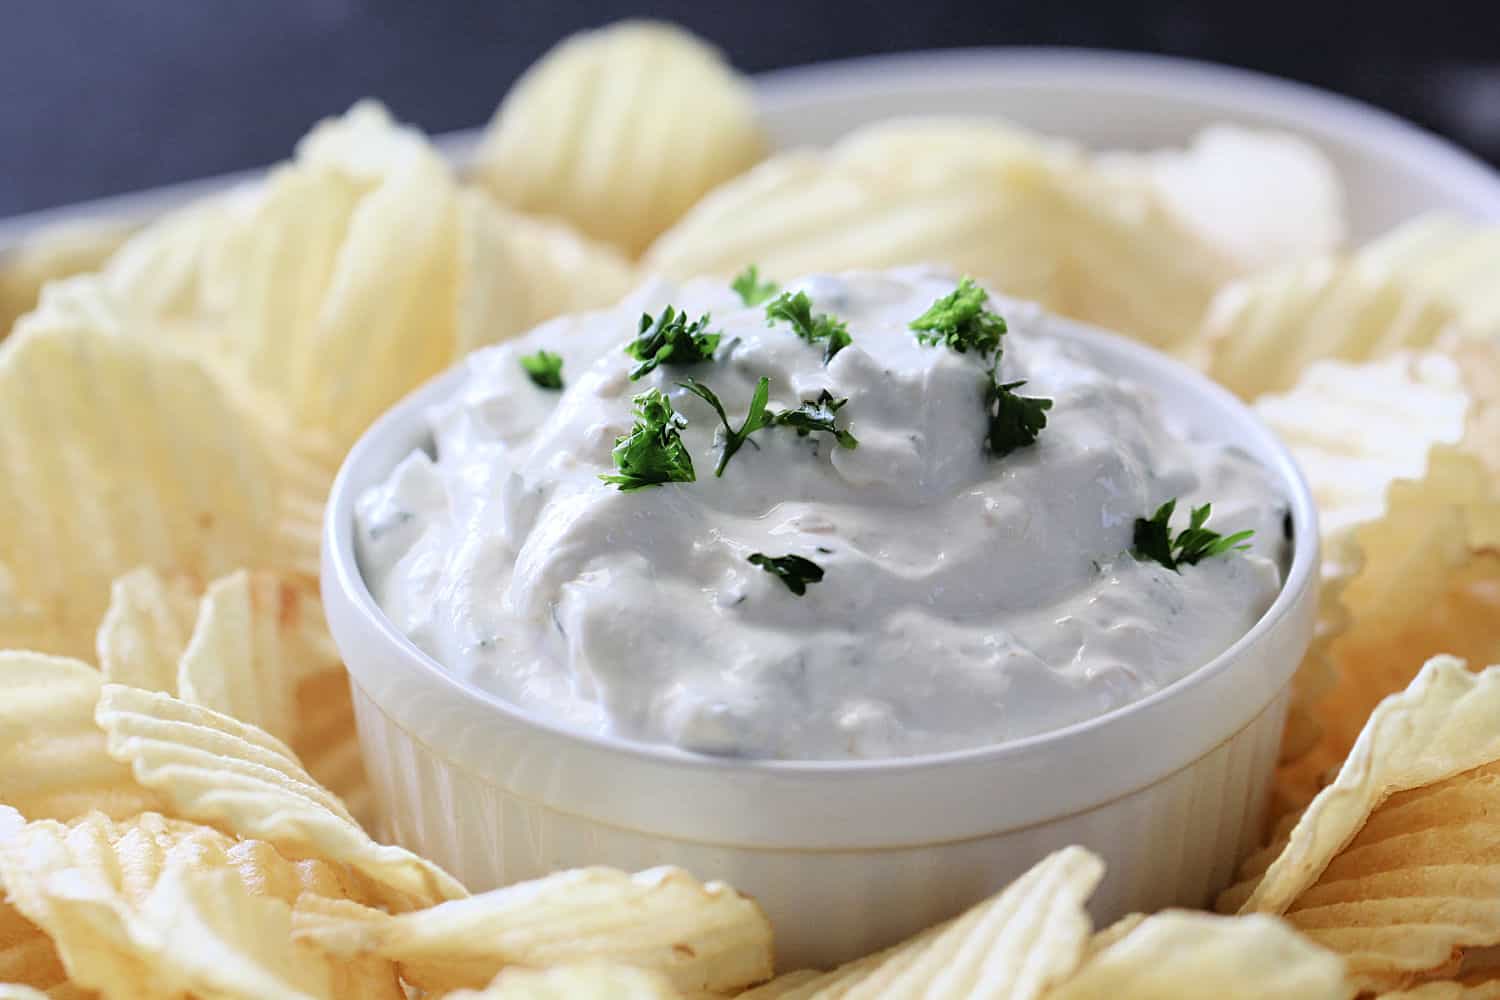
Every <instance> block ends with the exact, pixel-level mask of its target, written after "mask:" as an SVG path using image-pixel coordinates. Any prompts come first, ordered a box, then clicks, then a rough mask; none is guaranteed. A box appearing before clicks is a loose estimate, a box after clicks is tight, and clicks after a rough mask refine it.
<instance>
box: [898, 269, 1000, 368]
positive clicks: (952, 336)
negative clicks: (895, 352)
mask: <svg viewBox="0 0 1500 1000" xmlns="http://www.w3.org/2000/svg"><path fill="white" fill-rule="evenodd" d="M989 297H990V293H989V292H987V291H985V290H984V289H983V288H980V287H979V286H978V285H976V284H974V279H973V278H965V279H964V280H963V281H961V282H959V283H958V287H957V288H955V289H954V290H953V291H952V292H950V293H949V294H947V295H944V296H943V297H942V298H940V299H938V300H937V301H936V302H934V303H933V304H932V305H931V306H930V307H928V309H927V311H926V312H924V313H923V314H922V315H920V316H918V317H917V318H916V319H914V320H912V322H911V329H912V330H913V331H915V332H916V335H917V340H918V341H919V342H921V343H923V344H928V345H932V346H936V345H938V344H947V345H948V346H949V347H951V348H952V349H953V350H955V351H957V352H958V353H959V354H966V353H968V351H969V350H970V349H973V350H974V351H975V352H976V353H977V354H979V355H980V356H981V357H989V356H990V355H991V354H993V353H995V352H996V351H998V350H999V349H1000V338H1001V337H1003V336H1005V320H1004V319H1002V318H1001V317H1000V316H998V315H996V314H995V313H993V312H991V311H990V310H989V309H987V308H985V305H984V304H985V303H986V302H988V301H989Z"/></svg>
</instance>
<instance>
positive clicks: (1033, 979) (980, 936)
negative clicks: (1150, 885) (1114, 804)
mask: <svg viewBox="0 0 1500 1000" xmlns="http://www.w3.org/2000/svg"><path fill="white" fill-rule="evenodd" d="M1103 875H1104V865H1103V863H1102V862H1101V861H1100V860H1099V859H1098V858H1096V857H1095V856H1094V855H1092V854H1090V853H1089V852H1088V851H1085V850H1084V849H1083V848H1081V847H1069V848H1065V849H1064V850H1061V851H1058V852H1056V853H1054V854H1051V855H1049V856H1048V857H1047V858H1045V859H1044V860H1042V861H1041V862H1039V863H1038V864H1037V865H1036V866H1034V867H1033V868H1032V869H1031V870H1030V871H1028V872H1027V873H1026V874H1025V875H1022V876H1021V877H1020V878H1019V879H1017V880H1016V881H1014V882H1012V883H1011V884H1010V885H1009V886H1007V887H1006V888H1005V890H1004V891H1002V892H1000V893H998V894H997V895H995V896H994V897H992V898H991V899H989V900H986V901H985V902H983V903H980V904H979V905H978V906H975V907H974V908H972V909H970V910H969V911H968V912H966V913H964V914H962V915H961V916H959V917H957V918H955V919H953V920H950V921H948V922H947V923H946V924H942V925H939V926H938V927H934V928H930V929H929V930H926V931H924V932H922V933H921V934H918V935H917V936H916V937H914V938H912V939H911V940H909V941H906V942H904V943H902V944H899V945H896V946H895V947H894V948H889V949H887V950H886V951H883V952H880V953H878V954H876V955H871V956H868V957H866V958H862V959H856V960H855V961H853V962H850V963H849V964H847V965H844V966H842V967H840V968H838V969H835V970H833V971H832V972H829V973H826V974H824V975H821V976H818V977H816V978H813V979H808V980H805V981H801V982H799V983H798V984H797V985H794V986H791V987H790V988H783V986H782V985H781V984H779V983H778V981H777V980H772V981H771V983H770V984H768V985H767V986H766V987H763V988H762V989H761V990H758V991H752V992H751V993H749V994H747V996H748V997H750V998H752V1000H762V998H764V997H781V998H784V1000H814V998H816V1000H824V998H831V997H843V998H848V1000H854V998H856V997H859V998H863V997H896V996H923V997H966V998H984V997H995V998H1001V997H1004V998H1007V1000H1024V998H1026V997H1041V996H1049V997H1050V996H1051V995H1052V993H1051V992H1050V990H1051V989H1053V988H1055V987H1056V986H1057V984H1059V983H1061V982H1063V981H1065V980H1066V979H1067V978H1068V976H1070V975H1071V974H1072V973H1073V971H1074V970H1075V969H1076V968H1077V967H1078V963H1079V961H1080V960H1081V959H1082V957H1083V954H1084V947H1085V944H1086V943H1087V941H1088V938H1089V933H1090V931H1091V929H1092V928H1091V926H1090V923H1089V917H1088V913H1087V912H1086V911H1085V910H1084V904H1085V903H1086V902H1087V901H1088V897H1089V896H1090V895H1091V894H1092V893H1093V891H1094V887H1095V886H1097V885H1098V884H1099V880H1100V878H1102V877H1103ZM800 978H801V977H800V975H799V979H800ZM783 979H785V977H783Z"/></svg>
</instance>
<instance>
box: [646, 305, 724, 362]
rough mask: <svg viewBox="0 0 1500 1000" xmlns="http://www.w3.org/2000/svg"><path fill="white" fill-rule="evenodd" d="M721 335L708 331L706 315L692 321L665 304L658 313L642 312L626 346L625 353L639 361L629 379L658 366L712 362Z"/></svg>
mask: <svg viewBox="0 0 1500 1000" xmlns="http://www.w3.org/2000/svg"><path fill="white" fill-rule="evenodd" d="M720 336H722V334H718V333H710V332H708V314H707V313H705V314H704V315H702V316H699V317H698V318H697V319H695V320H693V322H691V323H689V322H688V321H687V314H685V313H680V312H678V311H677V310H675V309H673V308H672V307H671V306H667V307H666V308H665V309H663V310H662V313H661V315H660V316H657V317H655V318H653V317H652V316H651V315H650V314H649V313H643V314H642V315H641V323H640V329H639V331H638V332H637V334H636V338H635V339H634V340H632V341H631V342H630V343H628V344H626V345H625V353H626V354H629V355H630V356H631V357H632V358H635V359H636V360H637V361H639V362H640V364H638V365H636V366H635V367H634V368H632V369H630V378H631V381H634V380H636V379H638V378H640V377H641V376H642V375H647V374H650V373H651V372H653V371H655V370H656V368H657V367H658V366H660V365H696V364H698V363H700V362H703V361H712V360H713V359H714V351H716V350H718V349H719V338H720Z"/></svg>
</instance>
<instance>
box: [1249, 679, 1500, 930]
mask: <svg viewBox="0 0 1500 1000" xmlns="http://www.w3.org/2000/svg"><path fill="white" fill-rule="evenodd" d="M1497 759H1500V667H1490V668H1487V669H1485V670H1483V671H1481V672H1479V673H1471V672H1470V671H1469V670H1468V668H1467V667H1466V666H1465V664H1464V662H1463V661H1462V660H1458V659H1455V658H1454V657H1451V656H1437V657H1433V658H1432V659H1431V660H1429V661H1428V662H1427V663H1426V664H1425V665H1424V666H1423V667H1422V669H1421V671H1420V672H1419V673H1418V674H1417V676H1416V678H1415V679H1414V680H1413V681H1412V683H1411V685H1410V686H1409V687H1408V688H1407V689H1406V690H1405V691H1403V692H1401V693H1400V694H1396V695H1392V696H1390V697H1388V698H1386V699H1385V700H1384V701H1382V702H1381V703H1380V705H1379V707H1377V708H1376V709H1375V711H1374V712H1373V713H1372V714H1371V715H1370V718H1369V721H1367V722H1366V723H1365V727H1364V730H1363V731H1362V732H1361V733H1360V735H1359V739H1358V740H1357V741H1356V742H1355V744H1354V749H1353V750H1351V751H1350V753H1349V756H1348V759H1346V760H1345V761H1344V763H1343V766H1342V767H1341V768H1340V769H1339V773H1338V776H1337V777H1336V778H1335V779H1334V780H1333V783H1332V784H1330V785H1328V787H1326V788H1324V789H1323V790H1322V791H1321V792H1319V793H1318V795H1317V797H1316V798H1314V799H1313V801H1312V803H1311V804H1310V805H1309V806H1308V807H1307V810H1306V811H1305V812H1304V813H1303V814H1302V816H1301V818H1300V819H1299V820H1298V821H1297V823H1296V825H1295V826H1294V827H1293V828H1292V830H1291V832H1290V834H1289V836H1288V840H1287V843H1286V845H1285V847H1284V848H1283V849H1282V851H1281V853H1280V855H1279V856H1278V857H1277V858H1276V860H1275V861H1274V862H1272V863H1271V865H1270V866H1269V867H1268V868H1267V869H1266V871H1265V874H1264V875H1262V876H1261V877H1260V879H1259V881H1258V883H1257V884H1256V885H1255V887H1254V889H1253V890H1251V891H1250V892H1249V893H1248V894H1246V893H1245V892H1244V891H1243V889H1239V890H1235V889H1231V890H1229V891H1227V892H1226V893H1225V895H1224V896H1223V897H1221V898H1220V908H1221V909H1222V908H1224V907H1225V904H1227V903H1230V902H1231V901H1238V900H1240V899H1243V902H1242V903H1240V905H1239V906H1238V907H1237V909H1238V911H1239V912H1240V913H1271V914H1282V913H1285V912H1287V909H1288V908H1289V907H1290V906H1291V905H1292V904H1293V902H1294V901H1296V899H1297V897H1298V896H1300V895H1301V894H1302V893H1303V892H1304V891H1305V890H1307V889H1308V887H1310V886H1311V885H1312V884H1313V883H1314V882H1315V881H1317V879H1318V877H1319V876H1320V875H1322V874H1323V872H1324V870H1325V869H1327V868H1328V866H1329V862H1331V861H1332V860H1333V858H1334V857H1335V856H1336V855H1337V854H1338V853H1339V851H1341V850H1342V849H1343V848H1344V847H1345V845H1347V844H1348V843H1349V842H1350V841H1351V840H1353V839H1354V837H1355V835H1356V834H1357V833H1358V832H1359V831H1360V828H1361V827H1363V826H1364V825H1365V822H1366V820H1367V819H1369V817H1370V814H1371V813H1372V812H1374V811H1375V809H1376V807H1377V806H1379V805H1380V804H1381V803H1382V802H1383V801H1385V800H1386V799H1387V798H1389V797H1390V796H1392V795H1394V794H1395V793H1397V792H1401V791H1405V790H1407V789H1413V788H1421V787H1423V786H1425V785H1429V784H1432V783H1433V782H1436V781H1441V780H1443V779H1444V778H1448V777H1452V776H1453V775H1455V774H1461V773H1463V772H1464V771H1468V770H1471V769H1473V768H1475V767H1479V766H1481V765H1483V764H1487V763H1489V762H1491V761H1494V760H1497Z"/></svg>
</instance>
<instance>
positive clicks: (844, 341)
mask: <svg viewBox="0 0 1500 1000" xmlns="http://www.w3.org/2000/svg"><path fill="white" fill-rule="evenodd" d="M777 320H785V321H786V322H788V323H790V324H791V325H792V330H793V332H795V333H796V334H797V336H799V337H801V338H802V339H803V340H805V341H807V342H808V343H809V344H816V343H818V342H819V341H827V342H828V345H827V346H826V347H825V348H824V349H823V363H824V364H825V365H826V364H828V362H830V361H832V360H833V356H834V355H835V354H837V353H838V352H839V351H842V350H843V349H844V348H846V347H848V346H849V345H850V344H851V343H853V342H854V341H853V338H852V337H850V336H849V329H848V327H847V326H846V325H845V324H844V323H842V322H840V321H839V319H838V318H837V317H835V316H830V315H829V314H828V313H819V314H818V315H816V316H814V315H813V311H812V299H809V298H808V297H807V293H806V292H798V293H797V294H796V295H793V294H792V293H791V292H782V293H781V294H780V295H779V296H777V297H776V300H775V301H774V302H772V303H771V304H770V305H768V306H766V325H767V326H770V325H772V324H773V323H775V322H776V321H777Z"/></svg>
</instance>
